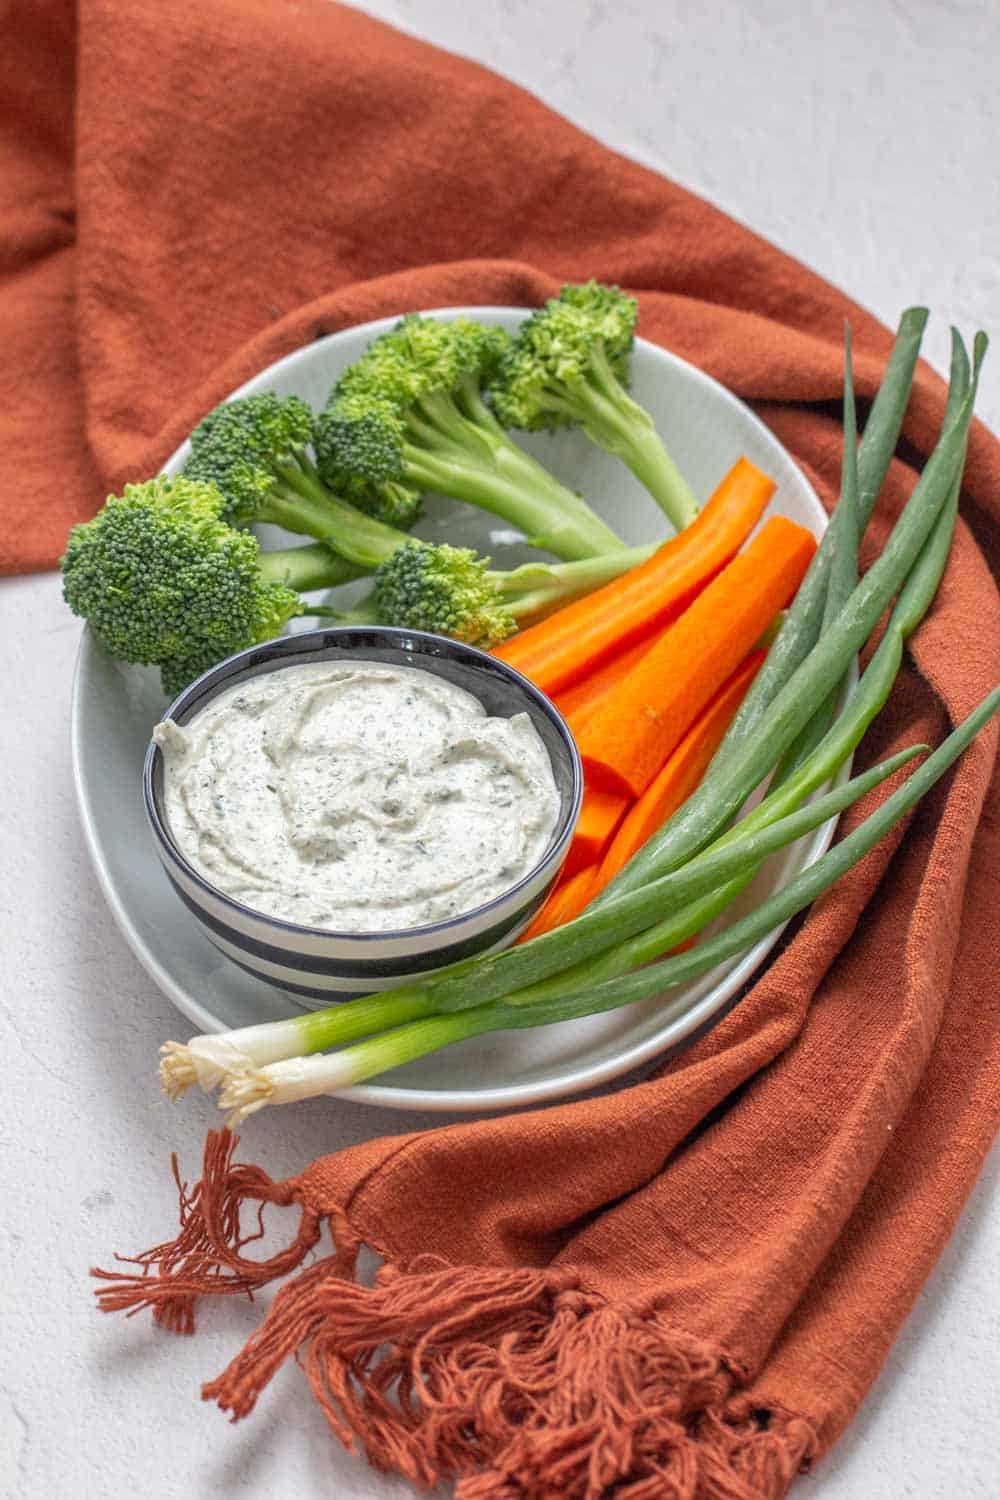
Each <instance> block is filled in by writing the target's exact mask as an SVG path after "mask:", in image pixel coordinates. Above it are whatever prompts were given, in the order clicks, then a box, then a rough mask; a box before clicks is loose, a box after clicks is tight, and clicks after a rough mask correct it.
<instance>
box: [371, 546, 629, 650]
mask: <svg viewBox="0 0 1000 1500" xmlns="http://www.w3.org/2000/svg"><path fill="white" fill-rule="evenodd" d="M654 550H655V549H654V548H653V547H633V548H630V549H625V548H622V549H620V550H619V551H617V552H609V553H606V554H605V555H604V556H603V557H588V558H583V559H581V560H579V561H576V562H568V563H553V564H550V563H526V564H525V565H524V566H523V567H520V568H515V569H513V571H512V572H508V573H501V572H490V571H489V558H488V557H478V556H477V555H476V553H474V552H470V551H469V550H468V548H465V547H449V546H448V545H447V544H446V543H444V544H442V545H440V546H436V547H431V546H426V545H425V544H423V543H422V542H416V541H411V542H409V543H408V544H407V545H406V546H405V547H401V548H400V549H399V551H398V552H396V553H394V554H393V556H392V557H391V558H389V560H388V561H387V562H384V563H383V564H382V566H381V567H380V568H379V569H378V571H377V572H376V574H375V587H374V589H373V591H372V593H371V595H370V596H369V598H368V599H367V600H366V601H363V602H362V604H361V605H360V606H359V607H358V608H357V609H356V610H354V611H352V612H351V613H350V614H348V615H345V616H342V618H343V619H344V620H346V621H349V622H350V623H352V624H381V625H396V626H399V627H401V628H402V629H404V630H431V631H436V632H437V633H438V634H440V635H449V636H452V637H453V639H455V640H459V641H466V642H468V643H469V644H470V645H473V646H482V647H484V648H486V647H489V646H495V645H497V644H498V643H499V642H500V641H503V640H506V639H507V637H508V636H509V635H513V633H514V631H515V630H516V629H517V627H518V625H519V623H521V622H522V621H524V620H530V619H536V618H539V617H540V616H542V615H544V614H548V613H549V612H550V611H552V610H553V609H558V608H559V606H560V605H562V604H566V603H568V602H569V601H570V600H571V599H576V598H579V596H580V595H581V594H586V593H589V592H590V591H591V590H592V589H596V588H600V587H601V586H602V585H603V584H605V583H610V582H611V580H612V579H614V578H617V577H619V576H620V575H621V574H622V573H625V572H627V571H628V569H629V568H634V567H636V566H637V565H638V564H639V563H640V562H644V561H645V560H646V558H647V557H649V556H650V554H651V553H652V552H653V551H654Z"/></svg>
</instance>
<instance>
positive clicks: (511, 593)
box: [486, 543, 658, 620]
mask: <svg viewBox="0 0 1000 1500" xmlns="http://www.w3.org/2000/svg"><path fill="white" fill-rule="evenodd" d="M657 545H658V544H657V543H653V544H652V545H650V546H646V547H629V548H627V549H623V550H622V551H620V552H610V553H607V554H605V555H604V556H603V557H587V558H582V559H581V560H580V561H578V562H567V563H557V564H556V565H555V566H551V565H550V564H548V563H525V564H524V565H523V567H520V568H514V569H513V570H512V571H511V572H509V573H487V575H486V576H487V578H489V579H490V581H491V582H492V583H493V584H494V586H495V587H496V589H497V591H498V592H499V593H500V594H501V595H502V597H503V600H504V602H505V604H506V605H507V607H508V609H509V610H510V611H511V613H512V614H514V615H515V616H516V617H517V618H518V619H519V620H525V619H529V618H530V617H531V616H532V615H541V614H547V613H548V612H550V611H551V610H554V609H559V608H560V607H561V606H562V605H564V604H569V603H571V602H572V601H573V600H574V599H579V598H581V597H582V596H583V595H584V594H590V593H593V591H594V589H599V588H603V587H604V585H605V584H607V583H612V582H614V580H615V579H616V578H620V577H621V575H622V573H626V572H628V570H629V569H630V568H637V567H638V566H639V564H640V563H644V562H645V561H646V559H647V558H649V557H652V555H653V553H654V552H655V551H656V550H657Z"/></svg>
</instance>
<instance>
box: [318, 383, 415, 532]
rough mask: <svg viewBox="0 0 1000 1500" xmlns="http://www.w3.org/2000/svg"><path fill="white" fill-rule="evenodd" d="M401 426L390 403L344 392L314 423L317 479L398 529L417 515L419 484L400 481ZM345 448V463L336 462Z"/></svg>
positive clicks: (402, 435) (401, 423)
mask: <svg viewBox="0 0 1000 1500" xmlns="http://www.w3.org/2000/svg"><path fill="white" fill-rule="evenodd" d="M404 437H405V426H404V424H403V421H402V419H401V418H400V416H399V413H398V411H397V409H396V407H394V406H393V405H392V404H391V403H390V402H388V401H383V400H380V399H379V398H378V397H374V396H370V395H368V394H367V393H365V394H361V395H359V394H357V393H355V394H352V395H344V396H343V397H341V399H340V400H339V401H338V402H337V403H336V404H335V406H332V407H331V408H329V409H328V410H327V411H325V412H324V413H323V415H322V417H321V418H320V419H319V422H318V424H317V440H316V446H317V451H318V454H319V461H320V465H321V468H322V473H323V478H324V479H325V480H326V482H327V484H329V485H331V486H332V487H333V488H334V489H335V490H336V491H337V493H338V494H340V495H343V497H344V499H345V500H349V501H350V502H351V504H352V505H356V506H357V507H358V509H359V510H363V511H366V512H367V513H368V514H369V515H372V516H376V517H377V518H378V520H380V521H384V522H385V523H386V525H388V526H396V527H399V528H401V529H403V530H405V529H406V528H407V527H409V526H412V524H413V523H414V521H416V520H417V518H418V517H419V515H420V510H421V499H422V497H421V494H420V491H419V489H415V488H414V487H412V486H411V485H407V484H404V483H402V481H401V480H399V479H398V478H397V477H396V476H397V475H398V474H400V473H401V472H402V458H403V441H404ZM344 453H349V454H350V457H351V467H350V468H346V467H345V466H344V464H343V463H342V462H341V455H342V454H344Z"/></svg>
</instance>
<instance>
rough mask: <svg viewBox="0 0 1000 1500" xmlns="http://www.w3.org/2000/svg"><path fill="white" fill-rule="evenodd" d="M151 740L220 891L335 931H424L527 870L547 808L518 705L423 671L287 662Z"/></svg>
mask: <svg viewBox="0 0 1000 1500" xmlns="http://www.w3.org/2000/svg"><path fill="white" fill-rule="evenodd" d="M153 738H154V739H155V740H156V742H157V744H158V745H159V746H160V748H161V750H162V752H163V759H164V798H165V811H166V816H167V821H168V823H169V825H170V831H171V833H172V834H173V837H174V839H175V841H176V843H177V845H178V846H179V848H180V849H181V851H182V852H183V854H184V855H185V856H186V857H187V859H188V860H189V861H190V862H191V864H192V865H194V867H195V868H196V869H197V870H198V871H200V873H201V874H202V875H203V876H204V877H205V878H206V879H207V880H208V881H209V882H210V883H211V884H212V885H214V886H215V887H217V889H219V890H221V891H223V892H225V893H226V894H227V895H229V896H232V897H234V898H235V899H236V900H238V901H242V902H243V903H244V904H245V905H246V906H251V907H253V908H254V909H255V910H256V911H261V912H267V913H268V914H270V915H271V916H275V917H281V918H282V919H284V920H285V921H289V922H298V923H301V924H304V925H307V926H310V927H325V928H330V929H332V930H334V931H339V932H384V931H388V930H391V929H402V928H410V927H420V926H424V925H426V924H427V923H429V922H438V921H442V920H444V919H446V918H448V917H454V916H458V915H459V914H460V913H462V912H467V911H471V910H472V909H473V908H474V907H477V906H481V905H482V904H483V903H484V902H486V901H489V900H491V899H492V898H493V897H494V896H499V895H501V894H502V893H503V892H504V891H506V890H509V889H510V887H511V886H513V885H516V884H517V882H518V881H519V880H520V879H521V878H522V877H523V876H524V875H527V874H528V872H529V871H530V870H531V869H533V867H534V866H535V865H537V864H538V863H539V861H540V859H541V858H542V856H543V855H544V853H545V850H546V848H547V846H548V843H549V840H550V838H551V836H552V833H553V831H554V829H555V826H556V823H557V821H558V816H559V794H558V791H557V789H556V784H555V777H554V776H553V773H552V765H551V762H550V760H549V756H548V752H547V751H546V749H545V746H544V745H543V743H542V741H541V738H540V737H539V734H538V731H537V730H536V729H535V727H534V725H533V724H532V722H531V720H530V718H529V717H528V715H527V714H517V715H516V716H515V717H514V718H512V719H499V718H497V719H494V718H490V717H489V716H488V715H487V713H486V710H485V708H484V707H483V705H482V704H481V703H480V702H479V700H478V699H477V698H474V697H473V696H472V694H471V693H467V692H465V691H464V690H463V689H462V688H459V687H455V686H454V684H452V683H450V682H446V681H444V680H443V679H442V678H440V677H437V676H435V675H434V674H433V673H431V672H426V671H424V670H422V669H421V668H406V667H394V666H390V665H387V664H383V663H378V662H376V663H368V662H358V661H346V662H337V663H332V662H322V663H315V664H307V665H299V666H290V667H284V668H281V669H279V670H278V671H275V672H272V673H270V674H268V675H267V676H263V677H255V678H252V679H250V680H249V681H248V682H243V683H240V684H239V685H237V686H236V687H232V688H229V689H228V690H227V691H226V692H224V693H220V694H219V696H218V697H217V698H214V699H213V700H212V702H211V703H210V704H208V705H207V706H206V707H205V708H204V709H203V710H202V711H201V712H200V713H198V714H197V715H196V716H195V717H194V718H193V719H192V720H191V721H190V722H189V723H188V724H186V725H185V726H184V727H183V728H182V727H180V726H179V725H177V724H175V723H173V722H172V721H171V720H169V719H168V720H166V721H165V722H164V723H162V724H158V725H157V726H156V728H155V729H154V731H153Z"/></svg>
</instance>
